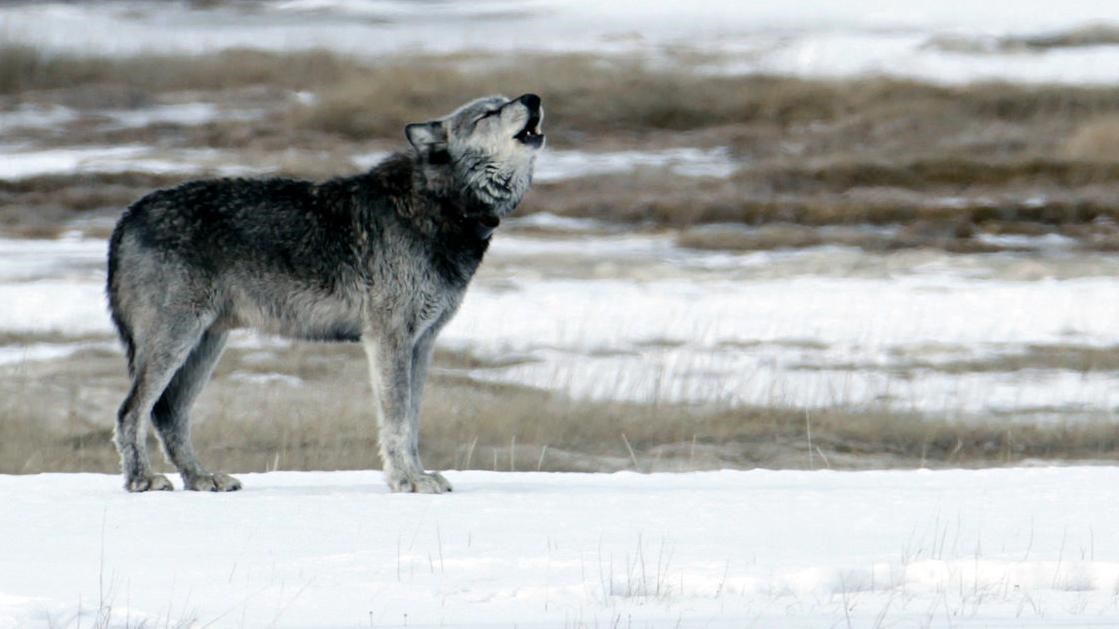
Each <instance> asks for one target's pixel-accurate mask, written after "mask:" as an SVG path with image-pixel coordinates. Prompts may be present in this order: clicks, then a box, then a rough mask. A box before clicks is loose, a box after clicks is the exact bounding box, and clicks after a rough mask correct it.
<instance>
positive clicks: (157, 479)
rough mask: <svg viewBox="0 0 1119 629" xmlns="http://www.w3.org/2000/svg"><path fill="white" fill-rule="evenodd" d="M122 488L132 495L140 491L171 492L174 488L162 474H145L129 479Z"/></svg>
mask: <svg viewBox="0 0 1119 629" xmlns="http://www.w3.org/2000/svg"><path fill="white" fill-rule="evenodd" d="M124 488H125V489H127V490H128V491H130V492H132V493H137V492H141V491H171V490H172V489H174V487H173V486H172V485H171V481H169V480H167V477H166V476H164V475H163V474H145V475H143V476H137V477H136V478H130V479H128V480H127V481H125V483H124Z"/></svg>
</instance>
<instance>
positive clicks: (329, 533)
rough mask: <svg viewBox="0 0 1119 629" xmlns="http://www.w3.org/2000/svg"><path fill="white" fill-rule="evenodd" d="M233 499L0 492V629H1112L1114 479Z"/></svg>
mask: <svg viewBox="0 0 1119 629" xmlns="http://www.w3.org/2000/svg"><path fill="white" fill-rule="evenodd" d="M241 478H242V480H243V481H244V483H245V490H244V491H242V492H240V493H233V494H222V495H214V494H195V493H183V492H174V493H158V494H144V495H129V494H127V493H125V492H124V491H123V490H122V489H121V488H120V482H119V479H118V478H116V477H114V476H104V475H93V474H76V475H66V474H48V475H41V476H2V477H0V500H2V501H3V503H4V504H5V509H4V510H3V511H2V512H0V540H3V541H2V542H0V627H29V626H47V625H49V624H52V623H53V626H77V625H78V624H79V616H80V624H81V625H82V626H91V625H92V624H93V621H94V620H95V619H96V618H97V616H98V613H101V614H102V616H103V617H104V615H106V610H107V609H108V608H110V607H111V612H108V613H110V614H111V618H112V624H113V625H114V626H116V625H121V626H124V625H125V624H131V625H141V624H143V623H148V624H151V625H156V626H164V625H169V626H180V625H189V624H190V623H192V622H193V623H196V624H197V625H198V626H202V625H206V624H207V623H213V625H212V626H265V625H268V626H279V627H326V626H330V627H340V626H352V627H356V626H362V627H368V626H374V627H385V626H403V625H407V626H409V627H422V626H437V625H438V626H458V627H489V626H509V625H510V624H511V623H512V622H516V623H517V624H518V625H519V626H524V625H525V624H527V625H529V626H596V625H597V626H636V627H647V626H654V627H660V626H664V627H668V626H707V627H744V626H757V627H824V626H833V625H836V624H837V623H838V624H839V625H843V624H844V623H845V622H846V620H847V619H848V618H850V620H851V622H852V623H853V624H854V625H855V626H869V625H871V624H874V623H875V622H881V623H883V624H884V625H888V626H928V625H929V624H932V625H934V626H953V627H982V626H990V625H992V624H998V625H999V626H1003V625H1004V623H1009V624H1012V625H1013V626H1042V625H1045V626H1049V625H1052V624H1054V623H1058V624H1065V625H1066V626H1071V625H1076V626H1085V625H1089V624H1093V625H1099V626H1115V624H1116V623H1119V606H1116V596H1115V592H1116V587H1117V586H1119V529H1117V528H1116V527H1115V526H1114V524H1115V522H1116V521H1119V468H1111V467H1081V468H1019V469H996V470H982V471H960V470H956V471H942V472H929V471H887V472H856V473H850V472H842V473H841V472H827V471H819V472H774V471H764V470H757V471H750V472H731V471H723V472H711V473H692V474H679V475H671V474H653V475H637V474H630V473H620V474H612V475H581V474H540V473H490V472H457V473H450V474H448V478H449V479H450V480H451V481H452V482H453V483H454V484H455V493H453V494H447V495H442V496H420V495H394V494H389V493H387V490H386V488H385V486H384V484H383V483H382V480H381V475H380V474H379V473H376V472H303V473H294V472H291V473H289V472H278V473H277V472H274V473H269V474H245V475H242V477H241ZM99 609H100V612H99ZM697 623H698V624H697Z"/></svg>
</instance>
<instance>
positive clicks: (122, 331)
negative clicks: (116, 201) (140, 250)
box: [105, 210, 136, 376]
mask: <svg viewBox="0 0 1119 629" xmlns="http://www.w3.org/2000/svg"><path fill="white" fill-rule="evenodd" d="M128 214H129V211H127V210H126V211H125V213H124V216H122V217H121V219H120V220H119V221H117V225H116V227H115V228H113V235H112V236H111V237H110V238H109V275H108V279H107V280H106V282H105V294H106V295H107V296H108V298H109V316H110V317H112V319H113V326H114V327H116V329H117V336H118V337H119V338H120V342H121V344H122V345H124V353H125V356H127V358H128V375H130V376H131V375H134V371H135V369H134V364H133V361H134V359H135V355H136V348H135V343H134V342H133V339H132V330H131V329H130V328H129V327H128V322H126V321H125V320H124V317H123V315H122V313H121V304H120V295H119V290H120V289H119V287H118V286H117V285H116V281H117V271H118V267H119V265H120V243H121V240H123V238H124V226H125V222H126V221H125V219H126V218H127V217H128Z"/></svg>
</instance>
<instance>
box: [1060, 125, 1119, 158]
mask: <svg viewBox="0 0 1119 629" xmlns="http://www.w3.org/2000/svg"><path fill="white" fill-rule="evenodd" d="M1064 148H1065V151H1064V152H1065V154H1066V155H1068V157H1070V158H1071V159H1076V160H1084V161H1087V160H1092V161H1097V162H1110V163H1113V164H1114V163H1119V116H1104V117H1101V118H1094V119H1092V120H1089V121H1087V122H1085V123H1083V124H1081V125H1080V126H1078V127H1077V128H1076V130H1075V131H1074V132H1073V133H1072V135H1071V137H1069V139H1068V142H1067V143H1066V144H1065V147H1064Z"/></svg>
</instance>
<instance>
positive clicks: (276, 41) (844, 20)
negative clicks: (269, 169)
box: [0, 0, 1119, 83]
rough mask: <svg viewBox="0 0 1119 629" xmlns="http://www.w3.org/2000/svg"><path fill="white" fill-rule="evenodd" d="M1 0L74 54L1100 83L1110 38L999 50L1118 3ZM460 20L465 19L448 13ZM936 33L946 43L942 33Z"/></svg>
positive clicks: (12, 33) (1113, 76) (42, 41)
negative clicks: (438, 58)
mask: <svg viewBox="0 0 1119 629" xmlns="http://www.w3.org/2000/svg"><path fill="white" fill-rule="evenodd" d="M198 6H200V7H206V8H198V7H197V6H196V7H192V6H191V5H189V4H187V3H175V4H173V5H160V6H159V7H158V8H156V7H154V6H153V5H151V4H149V3H141V2H113V3H92V2H88V3H78V4H71V3H60V2H34V3H32V2H22V3H5V4H4V5H3V6H2V7H0V33H2V34H3V35H4V36H5V37H6V38H8V39H10V40H13V41H26V42H30V43H33V44H36V45H41V46H46V47H48V48H57V49H65V50H71V51H80V52H98V53H110V54H114V53H119V54H129V53H137V52H146V51H187V52H199V51H213V50H215V49H220V48H229V47H254V48H269V49H275V50H281V49H282V50H292V49H306V48H315V47H323V48H330V49H334V50H340V51H343V52H349V53H356V54H359V55H363V56H368V57H376V56H379V55H383V54H386V53H399V52H402V51H405V52H411V51H414V52H455V51H463V50H484V51H494V52H501V51H509V50H533V51H550V52H563V51H574V52H592V53H601V54H638V55H642V56H646V57H648V58H651V59H653V60H661V61H665V62H670V63H671V62H672V61H673V60H674V59H676V58H677V57H678V56H680V55H683V56H691V57H694V56H696V54H698V55H699V56H700V57H705V58H707V59H708V61H709V65H708V68H709V70H710V71H712V72H773V73H782V74H793V75H802V76H852V75H865V74H889V75H896V76H910V77H916V78H921V79H927V80H933V81H945V82H966V81H974V80H987V79H1002V80H1010V81H1026V82H1062V83H1112V82H1114V81H1116V80H1117V79H1119V46H1116V45H1082V46H1073V47H1059V48H1053V49H1029V50H1022V49H1021V48H1020V47H1014V46H1010V47H1000V45H999V42H1000V41H1004V38H1007V37H1029V36H1039V35H1040V36H1045V35H1050V34H1054V33H1063V32H1068V31H1070V30H1073V29H1077V28H1081V27H1085V26H1094V25H1099V24H1109V23H1110V24H1115V23H1116V22H1119V4H1117V3H1115V2H1111V1H1107V0H1080V1H1071V2H1063V3H1060V4H1054V3H1052V2H1048V1H1044V0H1023V1H1019V2H1015V3H1014V5H1013V7H1012V8H1008V7H1007V6H1005V5H1002V4H999V3H986V4H984V3H977V2H969V1H966V0H947V1H944V2H937V3H928V2H919V1H917V0H888V1H885V2H881V1H871V0H855V1H851V2H832V1H829V0H794V1H790V2H753V3H743V2H734V1H729V0H720V1H718V2H703V3H693V4H688V3H678V2H670V1H668V0H656V1H654V2H636V1H633V0H628V1H624V2H596V1H591V0H575V1H561V0H490V1H488V2H474V3H451V2H443V3H434V4H432V3H426V2H401V1H398V0H377V1H359V0H289V1H282V2H260V3H253V4H252V5H251V6H250V7H248V8H246V7H244V6H239V5H238V4H237V3H232V2H230V3H220V2H219V3H212V4H211V3H202V4H200V5H198ZM464 25H465V26H464ZM944 42H950V45H944Z"/></svg>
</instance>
